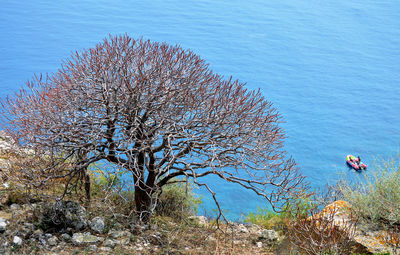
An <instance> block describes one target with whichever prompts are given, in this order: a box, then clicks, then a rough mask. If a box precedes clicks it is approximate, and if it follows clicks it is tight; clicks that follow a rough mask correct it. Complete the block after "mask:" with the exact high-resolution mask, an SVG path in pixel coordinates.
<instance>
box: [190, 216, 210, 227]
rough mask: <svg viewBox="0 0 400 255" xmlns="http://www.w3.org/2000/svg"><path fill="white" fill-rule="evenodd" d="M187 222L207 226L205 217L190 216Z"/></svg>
mask: <svg viewBox="0 0 400 255" xmlns="http://www.w3.org/2000/svg"><path fill="white" fill-rule="evenodd" d="M189 220H191V221H193V222H194V223H197V224H199V225H207V223H208V221H207V218H206V217H205V216H190V217H189Z"/></svg>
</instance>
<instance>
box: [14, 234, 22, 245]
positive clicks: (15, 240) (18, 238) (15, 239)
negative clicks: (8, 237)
mask: <svg viewBox="0 0 400 255" xmlns="http://www.w3.org/2000/svg"><path fill="white" fill-rule="evenodd" d="M13 244H15V245H21V244H22V239H21V238H20V237H19V236H14V239H13Z"/></svg>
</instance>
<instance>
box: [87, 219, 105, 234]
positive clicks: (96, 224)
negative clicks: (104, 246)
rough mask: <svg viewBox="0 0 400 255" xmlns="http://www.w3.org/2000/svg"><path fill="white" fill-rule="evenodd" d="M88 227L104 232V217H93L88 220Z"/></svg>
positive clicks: (100, 232)
mask: <svg viewBox="0 0 400 255" xmlns="http://www.w3.org/2000/svg"><path fill="white" fill-rule="evenodd" d="M90 228H91V229H92V230H93V231H95V232H97V233H99V234H102V233H103V232H104V219H103V218H101V217H95V218H93V219H92V221H91V222H90Z"/></svg>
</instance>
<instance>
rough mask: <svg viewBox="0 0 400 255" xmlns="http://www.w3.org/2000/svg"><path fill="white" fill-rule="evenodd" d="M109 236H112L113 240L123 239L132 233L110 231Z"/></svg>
mask: <svg viewBox="0 0 400 255" xmlns="http://www.w3.org/2000/svg"><path fill="white" fill-rule="evenodd" d="M108 235H109V236H111V237H112V238H121V237H124V236H130V235H131V233H130V232H129V231H126V230H110V231H109V232H108Z"/></svg>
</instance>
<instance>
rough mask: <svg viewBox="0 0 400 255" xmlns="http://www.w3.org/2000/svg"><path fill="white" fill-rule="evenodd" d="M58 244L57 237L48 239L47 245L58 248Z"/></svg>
mask: <svg viewBox="0 0 400 255" xmlns="http://www.w3.org/2000/svg"><path fill="white" fill-rule="evenodd" d="M57 243H58V238H57V237H56V236H52V237H50V238H49V239H47V244H48V245H50V246H56V245H57Z"/></svg>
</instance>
